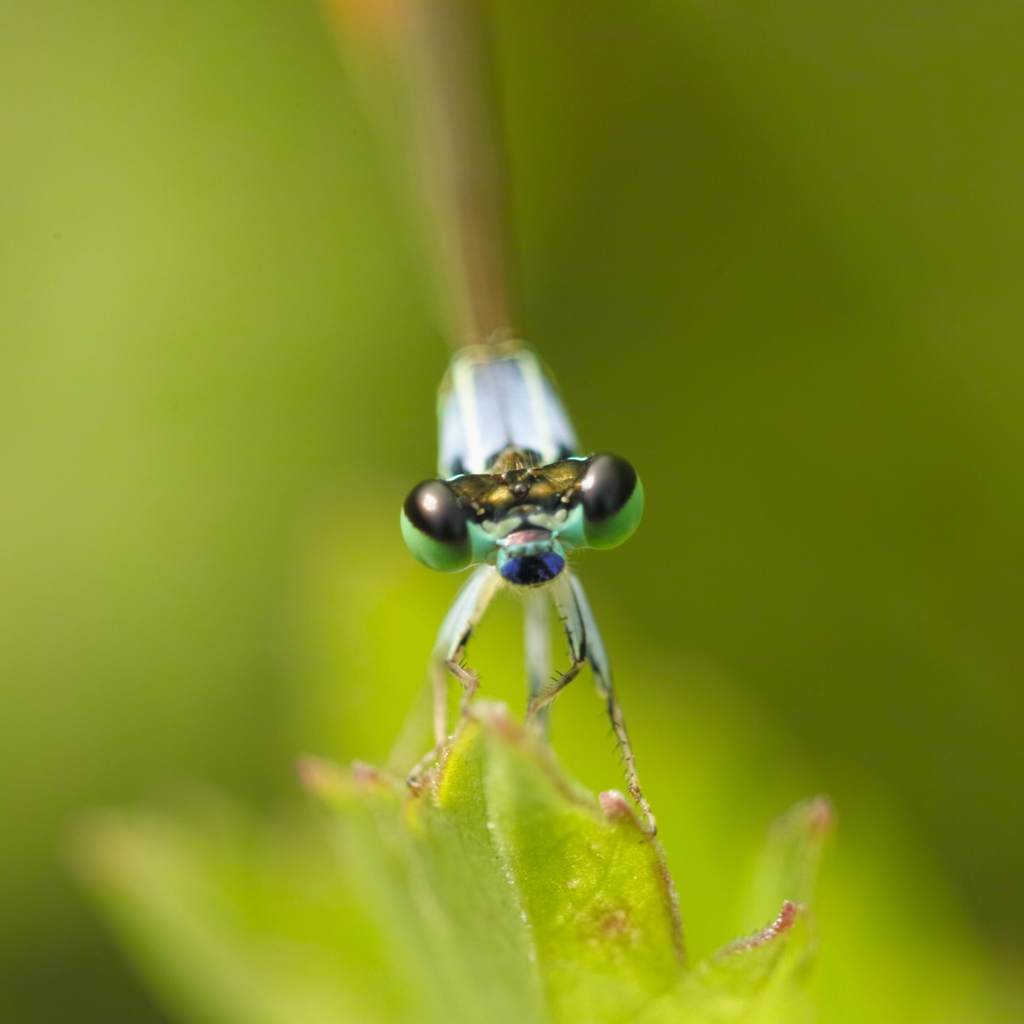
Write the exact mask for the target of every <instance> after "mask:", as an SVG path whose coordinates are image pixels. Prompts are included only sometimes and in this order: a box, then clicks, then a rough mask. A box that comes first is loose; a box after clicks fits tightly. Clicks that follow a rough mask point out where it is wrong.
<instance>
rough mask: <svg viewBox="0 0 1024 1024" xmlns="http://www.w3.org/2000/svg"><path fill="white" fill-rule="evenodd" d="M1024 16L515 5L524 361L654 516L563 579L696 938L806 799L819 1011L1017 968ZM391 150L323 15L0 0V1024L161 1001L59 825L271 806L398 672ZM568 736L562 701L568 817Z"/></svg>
mask: <svg viewBox="0 0 1024 1024" xmlns="http://www.w3.org/2000/svg"><path fill="white" fill-rule="evenodd" d="M1022 33H1024V8H1022V7H1021V6H1020V5H1019V4H1017V3H1014V2H1010V0H1000V2H994V3H990V4H969V3H967V2H966V0H955V2H952V3H949V4H945V5H938V6H936V5H927V6H921V5H919V4H913V3H910V2H907V0H895V2H887V3H884V4H883V3H874V4H868V5H865V4H863V3H859V4H854V3H849V2H839V3H831V4H827V5H822V4H810V3H806V2H803V0H797V2H793V3H786V4H778V3H775V4H769V3H712V2H696V0H693V2H675V0H673V2H671V3H668V4H660V5H654V4H649V5H644V4H629V5H623V4H612V3H605V2H599V3H595V4H591V5H588V6H587V9H586V11H585V12H582V11H581V8H580V6H579V5H578V4H574V3H570V2H568V0H559V2H557V3H549V4H544V5H532V4H515V3H511V2H500V3H499V4H497V7H496V44H497V53H498V58H499V64H500V67H499V71H500V82H501V87H502V90H503V92H504V98H505V105H506V116H505V122H506V127H507V130H508V135H509V138H510V155H511V160H512V169H513V182H514V185H515V214H516V218H517V224H518V241H519V248H520V251H521V257H522V266H523V277H524V310H523V316H522V324H523V326H524V333H525V334H526V336H527V337H528V338H529V339H530V340H531V341H532V342H534V344H535V345H536V346H537V347H538V349H539V350H540V351H541V352H542V353H543V354H544V357H545V359H546V360H547V361H548V362H549V363H550V364H551V365H552V366H553V367H554V369H555V370H556V372H557V374H558V376H559V378H560V380H561V384H562V388H563V391H564V393H565V396H566V399H567V401H568V404H569V406H570V408H571V410H572V411H573V413H574V415H575V416H576V418H577V421H578V422H577V426H578V427H579V428H580V432H581V433H582V435H583V436H584V437H585V438H586V439H587V440H588V442H589V443H592V444H594V445H595V446H599V447H602V448H605V447H606V448H612V449H615V450H618V451H621V452H622V453H623V454H624V455H626V456H627V457H629V458H630V459H631V460H632V461H634V462H635V464H636V465H637V467H638V468H639V470H640V472H641V474H642V476H643V479H644V483H645V488H646V491H647V495H648V510H647V514H646V519H645V522H644V523H643V524H642V526H641V529H640V531H639V532H638V533H637V535H636V537H635V538H634V539H632V540H631V541H630V543H629V545H628V546H627V547H624V548H623V549H622V550H621V551H620V552H615V553H609V554H607V555H604V556H602V557H598V556H594V557H592V558H588V559H586V560H585V561H584V562H583V563H582V565H581V569H582V572H583V575H584V578H585V579H586V582H587V586H588V590H589V591H590V593H591V596H592V599H593V601H594V604H595V606H596V611H597V613H598V615H599V617H600V619H601V622H602V624H603V626H604V628H605V629H606V631H607V632H608V634H609V635H608V637H607V639H608V641H609V647H610V653H611V655H612V658H613V661H614V663H615V668H616V673H617V677H618V679H619V685H620V689H621V691H622V697H623V701H624V703H625V705H626V709H627V713H628V716H629V719H630V724H631V730H632V733H633V739H634V742H635V745H636V747H637V750H638V756H639V758H640V766H641V770H642V772H643V775H644V779H645V787H646V789H647V790H648V791H649V794H650V796H651V798H652V800H653V801H654V802H655V806H656V807H657V810H658V812H659V817H660V819H661V822H662V825H663V838H664V842H665V847H666V850H667V853H668V857H669V860H670V864H671V867H672V869H673V874H674V876H675V877H676V879H677V882H678V885H679V890H680V899H681V905H682V908H683V912H684V917H685V920H686V922H687V924H688V926H689V934H688V943H689V947H690V949H691V951H692V953H693V955H694V956H695V957H697V958H698V959H699V958H703V957H705V956H707V955H708V954H709V953H710V952H711V951H713V950H714V949H715V948H717V947H719V946H721V945H722V944H723V943H725V942H727V941H729V939H730V938H731V937H732V936H733V935H735V934H739V933H741V932H744V931H750V930H753V929H754V928H757V927H760V926H761V925H762V924H763V917H762V919H760V920H757V921H740V920H735V921H728V920H726V917H727V916H728V915H725V916H723V914H721V913H720V912H719V910H720V905H721V902H722V900H723V899H725V898H726V895H727V894H728V893H730V892H732V891H733V890H734V888H735V884H736V882H737V880H738V879H739V878H741V877H742V875H743V871H744V868H745V865H744V863H743V860H744V851H746V850H749V849H751V848H752V846H753V844H754V842H755V839H756V836H757V834H758V832H759V831H760V830H761V829H763V827H764V826H765V824H766V823H767V822H768V821H769V820H770V819H771V818H772V817H773V816H774V814H775V813H777V812H778V810H779V809H780V808H782V807H784V806H787V805H788V804H790V803H792V802H793V801H794V800H796V799H798V798H800V797H801V796H802V795H803V794H805V793H807V792H815V791H828V792H829V793H830V794H831V795H832V797H833V799H834V801H835V803H836V806H837V807H838V808H839V823H840V824H839V833H838V835H839V840H838V842H837V844H836V853H835V856H834V858H833V859H832V864H831V867H830V866H829V864H828V863H826V866H825V872H824V882H823V888H822V891H821V897H820V901H819V922H820V941H821V958H820V972H819V977H818V986H819V988H820V990H821V991H822V994H823V996H822V998H823V1001H824V1002H825V1003H826V1004H827V1005H845V1006H854V1007H858V1008H860V1009H862V1008H863V1007H862V1004H858V1003H857V998H860V997H865V993H866V992H868V991H870V992H871V993H872V994H873V995H874V996H875V997H876V998H877V999H878V1003H879V1006H880V1007H884V1008H885V1009H886V1011H887V1015H888V1016H889V1017H891V1018H892V1019H907V1020H911V1019H932V1020H935V1019H948V1018H949V1017H950V1016H952V1014H951V1013H950V1012H948V1006H950V1005H958V1006H967V1007H971V1008H972V1012H970V1013H965V1014H963V1015H962V1016H966V1017H967V1018H968V1019H972V1020H977V1019H985V1018H984V1016H983V1015H984V1014H985V1013H988V1012H989V1009H990V1007H986V1005H985V1004H986V1000H988V998H989V997H988V996H987V995H985V993H986V992H991V990H992V989H991V984H990V977H991V974H992V972H993V971H994V970H995V969H996V968H997V967H998V965H999V964H1000V963H1005V964H1013V963H1017V962H1019V952H1020V949H1021V946H1022V945H1024V939H1022V935H1021V931H1020V921H1021V920H1022V918H1021V915H1020V912H1019V911H1020V904H1021V896H1022V892H1021V875H1020V871H1019V864H1020V862H1021V846H1022V842H1021V830H1022V827H1024V825H1022V821H1021V818H1020V815H1019V814H1018V813H1017V811H1016V802H1017V800H1018V797H1019V793H1020V791H1021V784H1022V781H1024V778H1022V776H1024V765H1022V747H1024V745H1022V744H1021V743H1020V721H1021V718H1022V714H1021V712H1022V700H1024V698H1022V694H1021V689H1020V685H1019V684H1020V678H1021V667H1022V665H1024V630H1022V629H1021V628H1020V625H1021V623H1020V615H1021V608H1022V607H1024V583H1022V581H1024V527H1022V523H1024V483H1022V481H1024V403H1022V402H1021V401H1020V393H1021V382H1022V378H1024V346H1022V345H1021V343H1020V338H1021V336H1022V328H1024V323H1022V312H1021V311H1022V306H1021V303H1020V286H1019V282H1020V280H1021V277H1022V269H1024V268H1022V264H1024V223H1022V221H1024V193H1022V192H1021V190H1020V187H1019V164H1020V160H1019V149H1020V126H1019V111H1020V109H1021V105H1022V103H1024V63H1022V62H1021V61H1020V59H1019V40H1020V38H1021V37H1022ZM372 136H373V133H372V132H370V131H369V130H368V128H367V126H366V123H365V120H364V117H363V113H362V111H361V110H360V109H359V108H358V107H357V105H356V103H355V101H354V99H353V97H352V94H351V91H350V88H349V85H348V83H347V81H346V78H345V74H344V71H343V69H342V67H341V66H340V62H339V61H338V59H337V54H336V53H335V51H334V49H333V46H332V44H331V41H330V36H329V33H328V32H327V31H326V29H325V27H324V25H323V24H322V22H321V20H320V18H319V15H318V13H317V11H316V10H315V8H314V7H313V6H312V5H310V4H305V3H302V2H298V0H296V2H289V0H251V2H248V3H245V4H239V3H229V2H227V0H204V2H202V3H181V4H169V3H156V2H154V0H90V2H89V3H87V4H85V3H72V2H70V0H35V2H33V3H28V2H27V0H6V2H5V3H4V4H2V5H0V152H2V154H3V158H2V160H0V223H2V225H3V231H2V232H0V338H2V339H3V341H2V345H0V467H2V471H3V487H2V500H0V637H2V642H0V658H2V662H0V722H2V723H3V732H4V735H3V751H4V772H3V774H2V777H0V815H2V822H0V828H2V832H3V836H4V841H3V844H2V845H0V949H2V950H3V957H2V958H0V974H2V976H0V1019H3V1020H5V1021H7V1020H10V1021H16V1022H17V1024H49V1022H61V1024H63V1022H64V1021H66V1020H68V1019H69V1017H70V1016H72V1015H73V1016H74V1017H75V1018H76V1019H82V1020H85V1019H90V1018H91V1019H100V1020H103V1021H111V1020H132V1021H144V1020H158V1019H160V1017H159V1012H158V1011H157V1010H156V1009H154V1008H153V1007H152V1005H151V1004H150V1003H149V1002H148V1001H147V1000H146V997H145V996H144V995H143V994H142V993H141V991H140V990H139V989H138V988H137V987H136V986H135V983H134V982H132V981H131V979H130V975H129V974H128V972H127V971H126V969H125V968H124V967H122V966H121V964H120V962H119V961H118V960H117V958H116V956H115V954H114V952H113V951H112V949H111V948H110V947H109V945H108V944H107V942H106V940H105V938H104V937H103V934H102V932H101V931H100V930H99V929H98V927H97V926H96V925H94V924H93V923H92V920H91V918H90V916H89V914H88V913H87V911H86V910H85V908H84V907H83V906H82V905H81V903H80V902H79V900H78V897H76V896H75V895H74V893H73V890H72V888H71V886H70V884H69V883H68V882H66V881H65V880H64V874H63V871H62V869H61V867H60V859H61V854H60V852H59V851H60V850H61V848H62V845H63V838H62V837H63V835H64V834H65V829H66V824H67V822H68V820H69V818H71V817H73V816H74V815H75V813H76V812H77V811H78V809H79V808H81V807H84V806H92V805H95V804H97V803H103V802H124V801H126V800H138V799H142V798H146V799H150V798H152V797H153V796H154V795H156V794H158V793H159V792H160V791H161V790H162V789H163V788H165V787H166V786H167V785H168V784H171V783H173V782H176V781H177V780H179V779H181V778H182V777H192V778H201V779H204V780H206V781H208V782H210V783H212V784H214V785H216V786H218V787H221V788H225V789H227V790H229V791H231V792H233V793H236V794H239V795H240V796H242V797H245V798H247V799H250V800H253V801H256V802H259V803H267V802H269V801H272V800H276V799H278V798H279V797H281V795H282V794H286V793H291V790H292V785H291V782H290V778H291V775H290V772H291V763H292V759H293V755H294V752H295V751H296V750H299V749H306V750H311V751H313V752H315V753H320V754H323V755H327V756H331V757H334V758H340V759H345V758H350V757H355V756H358V757H363V758H366V759H369V760H375V759H376V760H380V759H382V758H383V757H384V755H385V752H386V751H387V749H388V745H389V743H390V741H391V738H392V737H393V736H394V734H395V732H396V730H397V729H398V727H399V724H400V722H401V721H402V719H403V717H404V715H405V711H406V706H407V704H408V702H409V700H410V699H411V697H412V694H413V693H414V691H415V689H416V687H417V685H418V680H419V678H420V675H421V672H422V666H423V660H424V656H425V652H426V651H427V649H428V646H429V643H430V641H431V636H432V632H433V629H434V623H436V622H437V621H438V620H439V619H440V616H441V615H442V614H443V610H444V608H445V607H446V604H447V601H448V600H449V599H450V596H451V593H452V590H453V587H454V581H453V580H451V579H447V578H440V577H437V578H435V577H431V576H429V574H427V573H426V571H425V570H421V569H420V568H419V567H417V566H415V565H409V564H407V561H408V560H407V556H406V555H405V554H404V553H403V551H402V550H401V541H400V539H399V537H398V535H397V530H396V529H395V527H394V525H393V524H394V519H395V509H396V508H397V506H398V504H399V502H400V501H401V498H402V496H403V495H404V493H405V491H406V489H407V488H408V486H409V485H410V483H412V482H414V481H415V480H417V479H420V478H421V477H422V476H424V475H425V474H426V473H428V472H429V471H430V467H431V466H432V465H433V460H434V452H433V437H432V434H433V427H432V423H431V416H432V408H433V400H432V394H433V390H434V388H435V386H436V384H437V381H438V379H439V377H440V374H441V372H442V370H443V363H444V357H443V354H442V353H443V341H442V339H441V338H440V337H439V336H438V332H437V330H436V328H435V327H434V321H433V313H432V310H431V308H430V303H429V288H428V287H427V285H426V279H427V274H426V273H425V272H423V270H422V267H421V266H420V265H419V263H418V262H417V261H418V259H419V256H418V251H417V250H415V249H414V247H411V246H408V245H407V244H406V239H405V237H404V233H405V225H404V224H403V222H402V220H401V218H400V216H399V215H398V213H397V212H396V211H397V210H398V209H399V206H398V205H397V204H396V203H395V201H394V198H393V195H392V193H391V190H390V186H389V177H388V175H386V174H385V173H384V172H383V171H382V169H381V166H380V163H379V162H378V161H377V158H376V156H375V154H374V149H373V144H372V141H371V140H372ZM518 630H519V625H518V623H517V622H516V620H515V618H514V616H513V615H512V614H510V613H509V614H505V615H504V617H503V615H502V613H501V611H500V609H499V610H498V611H497V614H496V615H495V617H494V618H493V619H489V620H488V623H487V624H486V626H485V628H484V631H483V636H482V638H481V642H480V647H479V648H478V649H477V650H478V652H479V653H477V651H475V652H474V659H475V660H478V661H479V663H480V665H481V668H482V669H483V671H484V680H485V691H486V692H487V693H489V694H494V693H497V694H501V695H504V696H506V697H508V698H509V699H512V698H513V696H514V694H515V691H516V688H517V687H518V686H519V680H518V678H516V677H517V674H518V671H517V667H516V666H511V667H506V662H507V661H508V651H509V650H510V649H513V648H514V647H515V646H517V644H518ZM516 699H518V698H516ZM600 716H601V709H600V707H599V705H598V704H597V702H596V701H594V700H593V697H592V695H591V694H589V693H587V692H586V687H585V685H580V684H577V686H576V687H574V688H571V689H570V690H569V691H568V692H567V693H566V694H564V695H563V697H561V698H560V699H559V703H558V706H557V707H556V709H555V733H554V739H555V744H556V748H557V750H558V751H559V754H560V756H562V757H563V758H564V759H565V760H566V762H567V763H568V764H569V765H570V767H571V768H572V770H573V771H574V772H575V773H576V774H578V775H579V776H580V777H581V778H582V779H583V780H584V781H585V782H587V784H588V785H591V786H592V787H594V788H606V787H607V786H608V785H614V784H616V783H617V781H618V775H617V769H616V767H615V763H614V757H613V756H612V754H611V753H610V752H608V753H607V755H606V753H605V752H606V751H610V744H606V741H605V738H604V735H603V725H602V719H601V717H600ZM741 754H742V755H743V756H740V755H741ZM697 820H699V821H700V822H701V823H702V824H701V826H700V829H699V830H698V829H696V828H693V829H692V831H691V825H690V823H691V822H693V821H697ZM838 879H842V883H841V884H840V883H839V882H838ZM867 935H871V936H873V939H874V943H875V944H874V946H872V947H870V949H868V948H867V947H866V946H865V942H864V941H863V937H864V936H867ZM871 950H874V951H875V955H874V959H873V960H872V961H871V963H870V965H869V966H870V971H871V973H870V975H869V974H868V973H867V968H866V967H865V960H864V958H865V957H866V956H867V955H868V953H869V952H871ZM881 951H884V952H885V954H886V955H884V956H883V955H881ZM1009 973H1010V972H1006V974H1007V975H1009ZM869 976H870V977H871V982H870V985H869V983H868V982H866V981H865V980H864V979H865V978H867V977H869ZM936 980H938V981H939V982H941V985H942V986H943V988H942V990H941V991H942V992H945V993H946V996H941V995H940V994H937V990H936V988H935V987H934V986H935V982H936ZM1018 983H1019V976H1009V979H1008V981H1007V986H1008V987H1010V986H1011V985H1016V984H1018ZM950 992H952V993H953V994H952V995H950V994H949V993H950ZM826 993H830V995H828V999H825V994H826ZM946 997H948V998H946ZM925 999H932V1000H933V1002H932V1003H931V1004H929V1005H928V1006H927V1007H926V1009H927V1010H928V1011H929V1013H930V1016H929V1015H925V1013H924V1010H922V1008H921V1007H922V1000H925ZM944 999H945V1002H944V1001H943V1000H944ZM828 1000H833V1002H832V1003H829V1002H828ZM843 1000H845V1002H843ZM992 1005H993V1006H994V1005H995V1003H994V997H993V1003H992ZM911 1010H913V1012H914V1013H920V1014H921V1016H920V1017H919V1018H914V1017H913V1016H912V1015H911V1012H910V1011H911ZM992 1013H995V1010H994V1009H993V1010H992ZM1018 1013H1019V1009H1018ZM901 1014H902V1016H901ZM833 1019H837V1020H839V1019H844V1018H842V1017H839V1016H837V1017H834V1018H833ZM845 1019H850V1020H854V1019H864V1018H863V1016H862V1017H860V1018H857V1017H853V1016H850V1017H847V1018H845Z"/></svg>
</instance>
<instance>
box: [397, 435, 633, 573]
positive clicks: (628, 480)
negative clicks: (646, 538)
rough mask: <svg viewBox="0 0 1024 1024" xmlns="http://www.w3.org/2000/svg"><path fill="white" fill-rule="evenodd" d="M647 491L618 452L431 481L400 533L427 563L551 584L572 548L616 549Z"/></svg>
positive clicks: (407, 508) (411, 505)
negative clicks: (487, 568) (478, 567)
mask: <svg viewBox="0 0 1024 1024" xmlns="http://www.w3.org/2000/svg"><path fill="white" fill-rule="evenodd" d="M643 506H644V491H643V485H642V484H641V483H640V479H639V477H638V476H637V475H636V470H634V469H633V467H632V466H631V465H630V464H629V463H628V462H627V461H626V460H625V459H622V458H619V457H618V456H617V455H609V454H607V453H603V454H598V455H592V456H590V457H575V456H574V457H572V458H568V459H561V460H560V461H558V462H553V463H551V464H550V465H547V466H529V465H528V466H520V467H518V468H513V469H508V470H505V471H503V472H495V473H466V474H461V475H459V476H453V477H450V478H449V479H447V480H425V481H424V482H423V483H421V484H417V485H416V487H414V488H413V489H412V491H410V492H409V496H408V498H406V500H405V505H404V506H403V508H402V535H403V537H404V538H405V542H406V544H407V545H408V546H409V550H410V551H411V552H412V553H413V555H415V556H416V558H418V559H419V560H420V561H421V562H422V563H423V564H424V565H426V566H429V567H430V568H431V569H438V570H440V571H441V572H457V571H458V570H460V569H465V568H466V567H467V566H469V565H474V564H479V563H483V562H487V563H489V564H491V565H495V566H496V567H497V569H498V571H499V572H500V573H501V575H502V577H503V578H504V579H505V580H506V581H507V582H508V583H512V584H514V585H515V586H521V587H535V586H540V585H542V584H544V583H548V582H550V581H551V580H553V579H554V578H555V577H556V576H558V575H559V573H561V571H562V570H563V569H564V568H565V559H566V555H567V553H568V552H569V551H572V550H573V549H574V548H612V547H615V546H616V545H618V544H621V543H622V542H623V541H624V540H626V539H627V538H628V537H629V536H630V534H632V532H633V531H634V530H635V529H636V527H637V524H638V523H639V522H640V516H641V514H642V513H643Z"/></svg>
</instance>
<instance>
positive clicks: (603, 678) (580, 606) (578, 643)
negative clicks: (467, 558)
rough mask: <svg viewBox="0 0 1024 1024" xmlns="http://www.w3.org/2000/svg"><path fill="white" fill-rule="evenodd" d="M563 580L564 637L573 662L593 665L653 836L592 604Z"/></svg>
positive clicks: (577, 586)
mask: <svg viewBox="0 0 1024 1024" xmlns="http://www.w3.org/2000/svg"><path fill="white" fill-rule="evenodd" d="M563 576H564V577H568V579H567V580H565V581H564V582H563V579H562V578H561V577H560V578H559V580H558V581H557V583H558V584H562V585H561V586H558V585H556V586H555V587H554V588H553V589H552V596H553V597H554V600H555V606H556V607H557V608H558V614H559V615H560V616H561V619H562V624H563V625H564V626H565V635H566V637H567V638H568V641H569V649H570V651H571V652H572V657H573V661H574V662H582V661H589V662H590V667H591V668H592V669H593V672H594V682H595V684H596V685H597V692H598V693H599V694H600V696H601V698H602V699H603V700H604V702H605V706H606V707H607V709H608V717H609V719H611V723H612V729H613V731H614V732H615V738H616V740H618V744H619V750H620V751H621V752H622V760H623V762H624V764H625V767H626V788H627V789H628V790H629V793H630V796H632V797H633V799H634V800H635V801H636V803H637V806H638V807H639V808H640V810H641V812H642V813H643V816H644V818H645V819H646V822H647V831H648V832H649V833H650V834H651V835H654V833H655V832H656V831H657V823H656V822H655V820H654V814H653V813H652V811H651V806H650V804H649V803H648V802H647V800H646V798H645V797H644V795H643V792H642V791H641V789H640V778H639V776H638V775H637V770H636V758H635V757H634V755H633V746H632V744H631V743H630V742H629V733H627V732H626V720H625V718H624V716H623V714H622V708H621V707H620V706H619V702H618V700H616V697H615V688H614V686H613V685H612V673H611V668H610V667H609V664H608V655H607V654H606V653H605V649H604V641H603V640H602V639H601V632H600V630H599V629H598V628H597V620H596V619H595V618H594V613H593V612H592V611H591V610H590V602H589V601H587V595H586V594H585V593H584V591H583V585H582V584H581V583H580V581H579V580H578V579H576V577H575V576H571V575H569V574H568V573H564V574H563ZM577 671H578V667H577ZM563 685H564V684H563ZM560 688H561V687H559V689H560Z"/></svg>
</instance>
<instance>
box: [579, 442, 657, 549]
mask: <svg viewBox="0 0 1024 1024" xmlns="http://www.w3.org/2000/svg"><path fill="white" fill-rule="evenodd" d="M580 493H581V495H582V502H581V504H582V505H583V537H584V542H585V543H586V546H587V547H590V548H614V547H617V546H618V545H619V544H621V543H622V542H623V541H624V540H626V538H627V537H629V536H630V534H632V532H633V531H634V530H635V529H636V528H637V525H638V524H639V522H640V517H641V516H642V515H643V511H644V486H643V484H642V483H641V482H640V478H639V477H638V476H637V475H636V470H635V469H634V468H633V467H632V466H631V465H630V464H629V463H628V462H627V461H626V460H625V459H620V458H619V457H618V455H608V454H602V455H595V456H594V457H593V458H592V459H591V460H590V465H589V466H588V467H587V472H586V473H585V474H584V476H583V479H582V481H580Z"/></svg>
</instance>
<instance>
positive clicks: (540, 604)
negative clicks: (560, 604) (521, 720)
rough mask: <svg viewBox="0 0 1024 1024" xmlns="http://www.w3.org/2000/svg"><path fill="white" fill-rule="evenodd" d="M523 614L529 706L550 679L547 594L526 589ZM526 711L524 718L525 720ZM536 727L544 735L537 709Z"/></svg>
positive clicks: (543, 715) (544, 725)
mask: <svg viewBox="0 0 1024 1024" xmlns="http://www.w3.org/2000/svg"><path fill="white" fill-rule="evenodd" d="M525 597H526V607H525V610H524V615H523V639H524V649H525V651H526V686H527V691H526V692H527V693H528V695H529V697H528V699H529V701H530V705H532V703H533V700H534V698H535V697H536V696H537V694H538V693H540V691H541V690H542V689H543V687H544V686H545V684H547V683H548V681H549V680H550V679H551V623H550V621H549V614H550V613H549V611H548V595H547V594H545V593H544V592H543V591H542V590H528V591H527V592H526V595H525ZM529 717H530V715H529V711H527V718H528V719H529ZM535 717H536V726H537V730H538V731H539V732H540V733H541V734H542V735H544V736H546V735H547V732H548V714H547V710H546V708H541V709H540V710H539V711H538V712H537V714H536V716H535Z"/></svg>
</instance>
